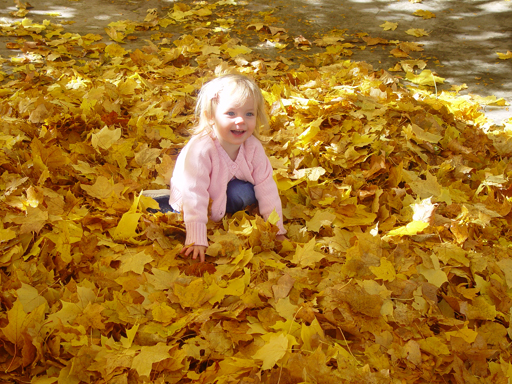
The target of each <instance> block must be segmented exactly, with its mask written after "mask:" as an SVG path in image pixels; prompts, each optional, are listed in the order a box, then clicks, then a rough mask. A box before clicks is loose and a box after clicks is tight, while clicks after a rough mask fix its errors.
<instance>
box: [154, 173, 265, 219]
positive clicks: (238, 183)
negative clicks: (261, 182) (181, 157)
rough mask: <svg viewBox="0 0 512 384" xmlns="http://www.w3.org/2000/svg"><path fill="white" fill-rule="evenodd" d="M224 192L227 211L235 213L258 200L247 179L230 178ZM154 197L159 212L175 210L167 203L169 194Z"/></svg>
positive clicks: (252, 186)
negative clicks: (158, 206)
mask: <svg viewBox="0 0 512 384" xmlns="http://www.w3.org/2000/svg"><path fill="white" fill-rule="evenodd" d="M226 194H227V203H226V212H227V213H235V212H238V211H241V210H243V209H244V208H245V207H248V206H249V205H252V204H256V203H257V202H258V201H257V200H256V195H255V194H254V185H252V184H251V183H249V182H248V181H242V180H238V179H233V180H231V181H230V182H229V183H228V188H227V191H226ZM183 198H184V199H186V198H187V196H183ZM154 199H155V200H156V201H157V202H158V205H160V211H161V212H163V213H165V212H176V211H175V210H174V209H172V207H171V206H170V205H169V196H160V197H156V198H154Z"/></svg>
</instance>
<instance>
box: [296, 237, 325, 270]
mask: <svg viewBox="0 0 512 384" xmlns="http://www.w3.org/2000/svg"><path fill="white" fill-rule="evenodd" d="M315 246H316V240H315V238H313V239H311V240H310V241H309V242H308V243H307V244H305V245H304V247H301V246H300V245H297V250H296V251H295V255H293V259H292V263H295V264H297V265H300V266H301V267H310V266H314V265H315V263H317V262H319V261H320V260H322V259H323V258H324V257H325V255H324V254H322V253H320V252H318V251H315Z"/></svg>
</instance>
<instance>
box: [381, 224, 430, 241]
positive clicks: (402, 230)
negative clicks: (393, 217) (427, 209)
mask: <svg viewBox="0 0 512 384" xmlns="http://www.w3.org/2000/svg"><path fill="white" fill-rule="evenodd" d="M428 226H429V223H425V222H424V221H411V222H410V223H408V224H407V225H404V226H402V227H398V228H395V229H392V230H391V231H389V232H388V233H387V234H386V236H384V237H383V239H384V238H385V239H389V238H390V237H391V236H412V235H416V234H418V233H420V232H421V231H423V230H424V229H425V228H427V227H428Z"/></svg>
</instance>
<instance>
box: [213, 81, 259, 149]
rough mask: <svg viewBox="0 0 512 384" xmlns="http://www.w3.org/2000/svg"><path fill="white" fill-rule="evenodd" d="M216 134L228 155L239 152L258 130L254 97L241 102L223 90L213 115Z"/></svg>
mask: <svg viewBox="0 0 512 384" xmlns="http://www.w3.org/2000/svg"><path fill="white" fill-rule="evenodd" d="M212 120H213V121H211V122H212V123H214V124H213V126H214V128H213V129H214V131H215V134H216V136H217V138H218V140H219V141H220V144H221V145H222V147H223V148H224V149H225V150H226V152H228V153H233V151H237V150H238V148H239V147H240V145H242V144H243V142H244V141H245V140H247V139H248V138H249V137H250V136H251V135H252V134H253V133H254V129H255V128H256V103H255V102H254V98H253V97H248V98H247V99H246V100H245V101H243V102H240V100H237V99H236V98H235V97H232V92H230V91H229V90H223V91H222V92H220V93H219V95H218V103H217V107H216V108H215V113H214V115H213V119H212Z"/></svg>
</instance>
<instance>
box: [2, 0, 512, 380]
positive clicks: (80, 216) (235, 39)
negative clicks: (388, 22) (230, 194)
mask: <svg viewBox="0 0 512 384" xmlns="http://www.w3.org/2000/svg"><path fill="white" fill-rule="evenodd" d="M239 8H240V7H238V6H234V5H229V4H228V2H226V1H222V2H219V3H216V4H209V5H208V4H201V5H198V6H192V7H189V6H187V5H184V4H176V5H175V6H174V8H173V9H170V10H169V13H168V14H167V15H158V14H157V13H155V12H148V17H147V18H146V20H145V21H144V22H143V23H135V22H123V23H114V24H113V25H111V26H110V27H109V29H108V30H107V33H108V35H109V36H110V38H111V39H112V40H114V41H115V43H113V42H112V41H111V42H108V45H107V43H106V42H105V41H102V40H101V36H99V35H92V34H90V35H86V36H80V35H78V34H71V33H66V32H64V31H63V28H62V27H60V26H59V25H56V24H53V23H51V22H45V23H41V24H38V23H34V22H32V21H30V20H28V19H24V20H23V21H22V20H21V19H20V22H19V23H13V24H3V25H0V31H1V33H2V34H4V35H8V36H18V37H19V39H18V40H17V41H18V42H17V43H16V44H18V45H19V46H18V48H20V49H22V50H23V51H24V52H25V58H20V59H12V60H11V63H10V64H12V65H13V66H12V70H13V71H14V74H13V75H12V76H9V75H7V74H5V73H4V74H3V77H4V79H3V83H2V87H1V89H0V112H1V115H2V119H1V122H0V127H1V132H0V143H1V146H2V150H1V151H0V167H1V171H0V173H1V176H0V188H1V191H2V196H0V211H1V216H0V279H1V287H2V290H1V293H0V299H1V301H0V305H1V308H2V312H1V313H0V340H1V345H0V369H1V371H0V377H1V379H2V380H3V381H4V382H17V383H21V382H23V383H27V382H30V383H34V384H42V383H44V384H52V383H56V382H58V383H66V384H67V383H70V384H75V383H76V384H78V383H115V384H122V383H145V382H154V383H362V382H365V383H397V384H398V383H427V382H428V383H488V382H493V383H508V382H509V380H510V379H511V378H512V364H511V363H512V359H511V355H510V353H511V352H510V351H511V349H510V343H511V336H512V328H511V326H510V316H511V308H512V297H511V293H510V292H511V288H512V261H511V259H510V255H511V253H512V249H511V247H512V236H511V234H510V225H511V221H512V214H511V208H512V200H511V199H512V183H511V181H510V176H511V175H512V163H511V160H510V153H511V150H512V133H511V131H512V124H507V125H505V126H504V127H499V128H498V127H489V125H488V124H487V122H486V119H485V116H484V115H483V114H482V112H481V111H480V106H479V105H478V104H477V103H475V102H473V101H471V100H470V99H468V98H464V97H458V96H457V94H456V93H447V92H443V93H437V94H436V92H435V88H434V87H430V88H429V89H424V88H422V87H417V88H413V89H408V88H406V87H404V86H403V85H402V84H401V82H399V80H398V79H397V78H396V77H394V76H393V75H391V74H390V73H388V72H386V71H382V70H379V71H374V70H373V69H372V68H371V67H370V66H369V65H367V64H365V63H356V62H351V61H349V60H348V59H347V56H349V55H350V52H349V48H350V47H349V46H347V44H346V43H344V42H343V40H344V39H343V32H339V31H338V32H333V33H332V34H330V35H326V36H323V37H322V38H320V39H319V40H318V41H316V42H309V41H307V40H306V41H304V40H305V39H304V40H302V39H299V38H295V39H293V38H292V37H289V36H285V33H286V31H279V30H278V29H279V28H277V29H276V27H273V25H274V24H273V23H274V22H275V21H273V20H269V16H268V15H266V16H265V15H263V16H261V20H260V21H258V20H251V21H246V24H245V25H242V26H238V28H242V29H243V28H249V29H248V31H253V32H252V33H255V34H257V36H260V38H261V40H262V41H263V42H265V44H273V46H274V47H277V48H279V47H280V46H279V45H278V44H283V47H282V48H284V46H286V45H289V47H288V49H290V48H293V49H298V50H301V47H303V46H307V45H308V44H315V45H316V46H320V47H323V48H324V50H323V51H322V53H320V54H315V55H310V56H309V57H307V59H306V60H304V62H303V64H300V65H292V64H293V63H292V62H291V61H290V59H289V58H285V57H284V56H280V57H278V58H277V59H276V60H269V59H264V58H262V57H259V56H258V55H257V54H256V53H255V52H251V50H250V49H249V48H248V47H247V46H246V45H244V42H243V40H242V39H243V34H235V33H230V32H229V28H230V27H231V26H232V25H233V22H232V20H233V18H232V17H233V15H234V14H236V12H241V11H242V9H239ZM20 11H21V10H20ZM22 16H23V15H22ZM230 20H231V21H230ZM242 20H246V19H242ZM247 20H248V19H247ZM175 23H183V24H186V25H187V27H188V31H189V33H187V34H185V35H182V36H181V37H180V38H179V39H177V40H175V41H174V42H172V43H171V41H170V40H169V39H168V37H166V35H165V33H164V32H162V31H164V30H165V27H166V26H168V25H170V24H175ZM272 28H274V29H272ZM159 29H160V30H159ZM143 30H145V31H149V32H151V31H154V35H152V36H153V37H152V41H149V40H148V41H147V45H146V46H144V47H143V48H142V49H140V50H139V49H137V50H131V51H130V50H127V49H125V48H124V47H123V46H122V42H124V41H127V40H129V38H130V36H131V34H133V33H136V32H138V31H143ZM246 31H247V29H246ZM118 43H119V44H118ZM276 44H277V45H276ZM400 44H402V45H401V46H400ZM414 47H416V48H418V47H417V45H414V44H412V43H406V42H402V43H397V46H396V49H402V52H405V51H404V50H403V49H405V50H407V49H409V51H411V50H413V48H414ZM12 48H16V47H12ZM416 48H414V49H416ZM301 53H302V52H301ZM406 53H407V52H406ZM291 56H293V50H292V51H289V52H288V55H287V57H291ZM406 64H407V63H406ZM409 64H410V63H409ZM221 69H236V70H238V71H239V72H242V73H246V74H248V75H250V76H253V77H254V78H255V79H256V80H257V82H258V83H259V84H260V86H261V88H262V89H263V90H264V95H265V98H266V100H267V102H268V107H269V111H270V113H271V116H272V124H271V131H269V132H264V133H263V134H264V137H265V146H266V149H267V153H268V155H269V156H270V158H271V161H272V164H273V166H274V168H275V178H276V181H277V183H278V186H279V189H280V192H281V195H282V201H283V209H284V216H285V226H286V227H287V228H288V231H289V232H288V237H289V241H285V242H284V243H282V244H280V243H277V242H274V238H275V233H276V232H277V228H276V227H275V226H274V225H272V223H265V222H264V221H263V220H262V219H261V218H260V217H258V216H257V215H256V214H255V213H254V212H244V213H242V212H241V213H238V214H235V215H234V216H232V217H226V218H225V219H224V220H223V222H221V223H210V224H209V238H210V241H211V247H210V248H209V255H210V257H208V260H207V263H205V264H199V263H197V262H193V261H191V260H188V259H184V258H182V257H181V256H180V254H179V251H180V250H181V248H182V244H183V239H184V226H183V223H182V221H181V218H180V217H179V215H176V214H165V215H164V214H151V213H148V212H147V211H146V208H148V207H151V206H153V205H154V202H153V201H152V200H151V199H149V198H146V197H144V196H141V191H143V190H147V189H158V188H165V187H166V186H167V181H168V180H169V177H170V174H171V172H172V168H173V163H174V161H175V159H176V156H177V154H178V153H179V151H180V149H181V148H182V147H183V145H184V144H185V143H186V141H187V140H188V138H189V134H188V132H187V129H188V128H190V127H191V125H192V124H193V117H192V111H193V107H194V102H195V95H196V92H197V90H198V89H199V88H200V87H201V85H202V84H203V83H204V82H205V81H207V80H208V79H210V78H212V77H213V76H214V73H215V71H219V70H221ZM404 69H405V68H404ZM404 77H407V78H408V79H410V80H412V81H416V83H417V84H421V83H426V84H427V85H434V82H433V81H434V80H433V79H434V74H432V73H431V72H426V73H425V72H421V73H420V74H415V73H414V72H413V71H412V68H410V71H409V74H408V75H407V76H404Z"/></svg>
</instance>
